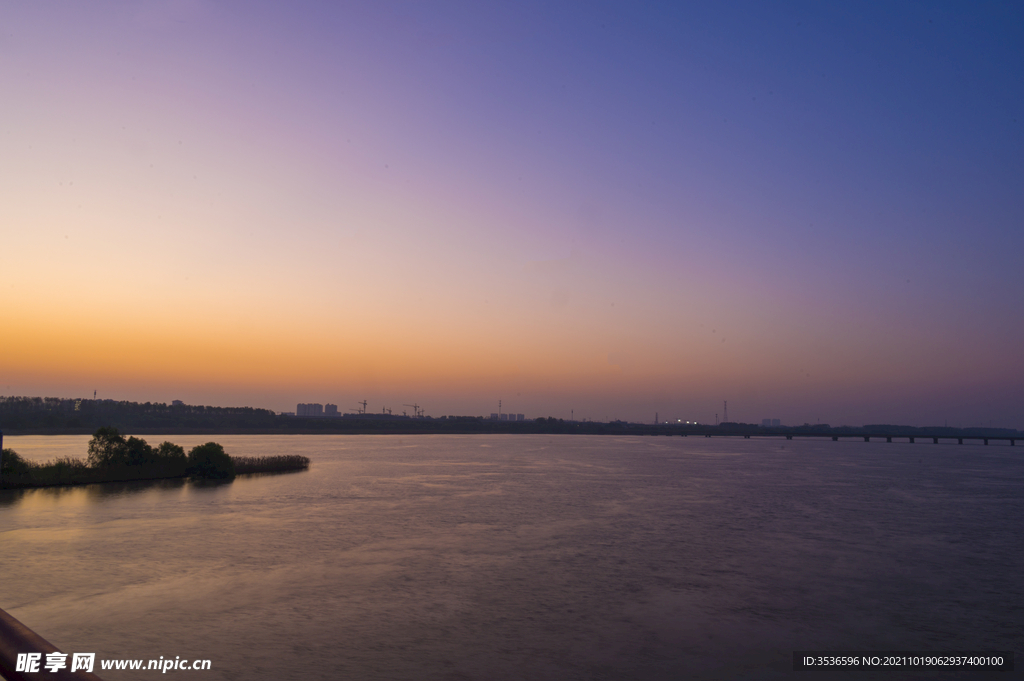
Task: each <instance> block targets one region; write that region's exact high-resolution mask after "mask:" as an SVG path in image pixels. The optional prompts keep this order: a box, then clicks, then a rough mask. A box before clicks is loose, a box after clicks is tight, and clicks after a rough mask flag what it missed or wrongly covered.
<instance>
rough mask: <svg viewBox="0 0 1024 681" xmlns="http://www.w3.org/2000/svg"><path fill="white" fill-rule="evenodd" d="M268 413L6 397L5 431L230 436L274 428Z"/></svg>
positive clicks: (1, 404) (0, 404) (0, 420)
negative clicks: (109, 427) (107, 430)
mask: <svg viewBox="0 0 1024 681" xmlns="http://www.w3.org/2000/svg"><path fill="white" fill-rule="evenodd" d="M277 419H278V417H277V416H276V415H275V414H274V412H272V411H270V410H268V409H253V408H251V407H200V406H193V405H188V404H172V405H168V404H164V403H162V402H146V403H139V402H127V401H120V402H118V401H115V400H86V399H65V398H59V397H0V430H3V431H4V432H5V433H7V434H10V435H16V434H55V433H66V434H83V435H84V434H88V433H92V432H95V431H96V429H97V428H102V427H103V426H106V425H113V426H114V427H116V428H120V429H121V430H123V431H131V432H135V433H227V432H236V431H237V432H243V431H246V430H260V429H273V428H274V424H275V423H276V421H277Z"/></svg>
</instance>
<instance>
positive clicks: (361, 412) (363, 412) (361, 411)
mask: <svg viewBox="0 0 1024 681" xmlns="http://www.w3.org/2000/svg"><path fill="white" fill-rule="evenodd" d="M356 404H361V405H363V407H362V409H360V408H358V407H357V408H356V411H358V412H359V413H360V414H365V413H366V400H363V401H362V402H356Z"/></svg>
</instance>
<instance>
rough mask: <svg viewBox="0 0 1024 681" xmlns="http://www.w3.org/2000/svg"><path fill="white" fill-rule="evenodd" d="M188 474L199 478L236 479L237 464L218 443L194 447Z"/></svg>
mask: <svg viewBox="0 0 1024 681" xmlns="http://www.w3.org/2000/svg"><path fill="white" fill-rule="evenodd" d="M188 472H189V474H190V475H193V476H195V477H198V478H213V479H227V478H233V477H235V462H234V461H232V460H231V457H230V456H228V455H227V453H226V452H225V451H224V448H223V447H221V446H220V445H219V444H217V443H216V442H207V443H206V444H205V445H199V446H198V447H193V448H192V451H191V452H189V453H188Z"/></svg>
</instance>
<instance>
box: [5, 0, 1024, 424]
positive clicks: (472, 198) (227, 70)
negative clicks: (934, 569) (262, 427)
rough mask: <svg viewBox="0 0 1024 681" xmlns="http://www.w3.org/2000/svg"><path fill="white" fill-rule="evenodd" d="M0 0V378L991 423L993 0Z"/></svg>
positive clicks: (997, 350) (230, 397) (1019, 44)
mask: <svg viewBox="0 0 1024 681" xmlns="http://www.w3.org/2000/svg"><path fill="white" fill-rule="evenodd" d="M826 4H828V5H831V3H815V2H806V3H784V2H779V3H759V2H724V3H678V2H668V3H657V2H651V3H632V2H587V3H557V2H556V3H551V2H526V1H519V2H507V3H499V2H488V3H477V2H458V3H455V2H432V3H423V2H374V3H335V2H304V1H302V0H297V1H296V2H291V3H278V2H260V1H258V0H256V1H253V0H247V1H246V2H240V1H239V2H233V1H219V0H116V1H113V0H111V1H108V0H96V1H95V2H89V3H67V2H55V1H51V0H36V1H32V2H29V1H27V0H25V1H17V0H16V1H9V2H2V3H0V85H2V89H3V95H2V97H0V395H29V396H58V397H92V395H93V391H96V394H97V396H98V397H99V398H107V399H117V400H136V401H142V402H145V401H153V402H170V401H171V400H175V399H180V400H184V401H185V402H187V403H190V404H209V405H218V406H253V407H263V408H268V409H273V410H276V411H286V410H291V411H293V410H294V409H295V405H296V403H298V402H320V403H333V404H337V405H338V406H339V408H340V409H341V411H354V410H355V409H356V402H357V401H362V400H364V399H365V400H367V402H368V407H367V408H368V410H369V411H375V412H379V411H381V410H382V409H384V408H391V409H393V411H394V413H400V412H401V411H407V412H409V413H412V408H411V407H408V406H405V405H411V404H418V405H420V406H422V407H423V408H424V410H425V413H427V414H428V415H432V416H441V415H446V414H466V415H481V414H483V415H487V414H489V413H491V412H496V411H497V410H498V401H499V400H501V403H502V411H510V412H513V413H516V412H518V413H525V414H526V416H527V418H533V417H536V416H555V417H559V418H570V417H573V418H576V419H582V418H589V419H593V420H599V421H604V420H610V419H623V420H629V421H648V422H649V421H653V419H654V418H655V414H656V413H657V414H658V417H659V418H660V419H661V420H668V419H671V420H675V419H677V418H678V419H682V420H698V421H702V422H706V423H710V422H714V420H715V419H716V418H717V419H720V420H721V419H723V418H724V416H725V414H724V402H725V401H728V415H729V419H730V420H731V421H745V422H758V423H759V422H760V421H761V419H763V418H779V419H781V420H782V422H783V423H784V424H787V425H799V424H802V423H812V424H813V423H819V422H820V423H830V424H831V425H861V424H873V423H899V424H907V425H919V426H925V425H943V424H948V425H950V426H964V427H966V426H977V425H985V426H996V427H1009V428H1024V352H1022V351H1021V348H1022V345H1024V344H1022V340H1024V314H1022V312H1024V266H1022V258H1021V256H1022V254H1024V221H1022V218H1024V191H1022V189H1024V144H1022V142H1024V134H1022V130H1024V86H1022V81H1021V79H1020V74H1021V73H1024V6H1022V5H1021V4H1019V3H1013V2H1005V3H998V2H979V3H953V2H932V3H882V2H879V3H857V4H856V5H853V6H848V7H831V6H823V5H826Z"/></svg>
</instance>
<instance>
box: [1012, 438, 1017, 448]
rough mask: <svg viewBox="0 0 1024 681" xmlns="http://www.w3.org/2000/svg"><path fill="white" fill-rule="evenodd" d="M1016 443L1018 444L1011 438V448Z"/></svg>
mask: <svg viewBox="0 0 1024 681" xmlns="http://www.w3.org/2000/svg"><path fill="white" fill-rule="evenodd" d="M1015 442H1017V441H1016V440H1014V439H1013V438H1010V446H1011V447H1013V445H1014V443H1015Z"/></svg>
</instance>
